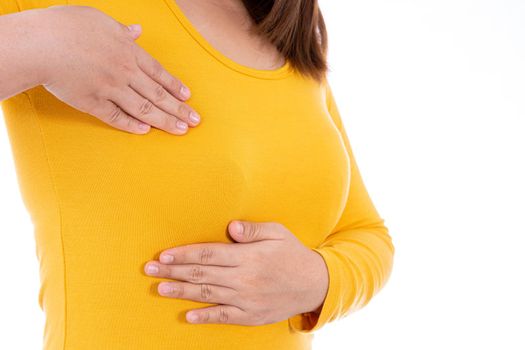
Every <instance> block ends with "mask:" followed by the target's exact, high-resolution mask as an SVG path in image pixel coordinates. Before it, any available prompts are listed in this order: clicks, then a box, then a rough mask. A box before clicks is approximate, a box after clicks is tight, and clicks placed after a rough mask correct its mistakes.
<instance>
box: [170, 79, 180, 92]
mask: <svg viewBox="0 0 525 350" xmlns="http://www.w3.org/2000/svg"><path fill="white" fill-rule="evenodd" d="M168 86H169V87H170V89H171V90H173V91H177V92H179V91H180V88H181V87H182V83H181V82H180V81H179V80H178V79H175V78H174V77H172V76H171V75H170V76H169V78H168Z"/></svg>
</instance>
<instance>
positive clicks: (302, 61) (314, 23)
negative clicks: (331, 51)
mask: <svg viewBox="0 0 525 350" xmlns="http://www.w3.org/2000/svg"><path fill="white" fill-rule="evenodd" d="M243 3H244V5H245V6H246V9H247V10H248V12H249V14H250V16H251V17H252V18H253V20H254V21H255V24H256V27H255V28H254V29H255V31H256V32H257V33H258V34H261V35H263V36H264V37H266V38H268V39H269V40H270V42H272V43H273V44H274V45H275V46H276V47H277V49H278V50H279V52H281V54H282V55H283V56H284V57H285V58H286V59H288V60H289V62H290V64H291V66H293V67H294V68H295V69H297V70H298V71H299V72H300V73H302V74H304V75H307V76H310V77H312V78H314V79H315V80H317V81H321V80H322V79H323V78H324V77H325V74H326V72H327V70H328V65H327V47H328V45H327V39H328V38H327V34H326V27H325V23H324V20H323V15H322V14H321V10H320V9H319V5H318V3H317V0H243Z"/></svg>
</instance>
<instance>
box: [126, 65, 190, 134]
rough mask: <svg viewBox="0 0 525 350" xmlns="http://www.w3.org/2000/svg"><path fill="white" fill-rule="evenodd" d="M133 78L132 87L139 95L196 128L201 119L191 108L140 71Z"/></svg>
mask: <svg viewBox="0 0 525 350" xmlns="http://www.w3.org/2000/svg"><path fill="white" fill-rule="evenodd" d="M137 71H138V72H137V73H136V74H134V76H133V77H132V78H131V79H132V80H131V82H130V86H131V87H132V88H133V89H134V90H135V91H137V92H138V93H139V94H141V95H142V96H144V97H145V98H147V99H148V100H150V101H151V102H153V104H155V106H157V107H159V108H160V109H162V110H164V111H165V112H166V113H169V114H171V115H174V116H176V117H177V118H179V119H181V120H183V121H185V122H186V123H188V124H191V125H192V126H196V125H197V124H198V123H199V121H200V118H199V116H198V114H197V112H195V111H194V110H193V109H192V108H191V107H190V106H188V105H187V104H185V103H184V102H181V101H180V100H178V99H176V98H175V97H173V95H171V94H170V93H169V92H168V91H167V90H166V89H165V88H164V87H163V86H162V85H160V84H159V83H157V82H156V81H154V80H153V79H151V78H150V77H149V76H148V75H147V74H146V73H144V72H143V71H142V70H140V69H138V70H137Z"/></svg>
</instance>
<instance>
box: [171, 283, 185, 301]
mask: <svg viewBox="0 0 525 350" xmlns="http://www.w3.org/2000/svg"><path fill="white" fill-rule="evenodd" d="M173 295H174V296H175V298H179V299H180V298H183V297H184V284H182V283H179V284H177V285H175V286H173Z"/></svg>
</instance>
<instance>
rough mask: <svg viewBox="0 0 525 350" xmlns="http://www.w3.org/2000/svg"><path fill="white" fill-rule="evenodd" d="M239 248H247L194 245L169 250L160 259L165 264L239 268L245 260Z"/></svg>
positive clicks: (221, 245)
mask: <svg viewBox="0 0 525 350" xmlns="http://www.w3.org/2000/svg"><path fill="white" fill-rule="evenodd" d="M239 248H245V247H243V246H240V245H238V244H231V243H194V244H188V245H183V246H178V247H175V248H170V249H167V250H165V251H163V252H162V253H161V254H160V258H159V259H160V262H161V263H163V264H201V265H218V266H239V265H240V264H241V262H242V259H243V258H242V256H241V255H242V254H241V252H242V251H241V250H240V249H239Z"/></svg>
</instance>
